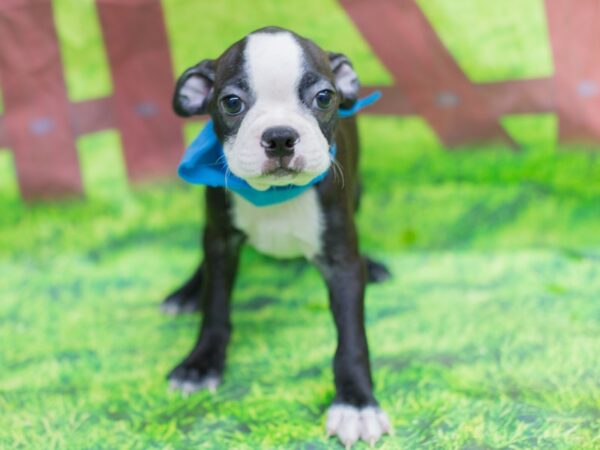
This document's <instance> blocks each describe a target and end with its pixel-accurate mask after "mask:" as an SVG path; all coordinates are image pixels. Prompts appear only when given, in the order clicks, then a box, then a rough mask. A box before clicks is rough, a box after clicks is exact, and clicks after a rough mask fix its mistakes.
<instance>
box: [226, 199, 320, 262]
mask: <svg viewBox="0 0 600 450" xmlns="http://www.w3.org/2000/svg"><path fill="white" fill-rule="evenodd" d="M233 221H234V223H235V225H236V227H237V228H238V229H240V230H242V231H243V232H244V233H245V234H246V235H247V236H248V241H249V243H250V244H251V245H252V246H253V247H254V248H256V249H257V250H258V251H260V252H262V253H265V254H267V255H270V256H275V257H277V258H294V257H298V256H304V257H305V258H307V259H312V258H313V257H314V256H315V255H317V254H318V253H320V251H321V230H322V222H323V219H322V216H321V207H320V205H319V200H318V198H317V193H316V191H315V190H314V188H311V189H308V190H307V191H306V192H304V193H303V194H301V195H299V196H298V197H296V198H294V199H292V200H289V201H287V202H284V203H280V204H277V205H272V206H261V207H258V206H254V205H253V204H252V203H250V202H248V201H247V200H245V199H244V198H242V197H240V196H239V195H237V194H233Z"/></svg>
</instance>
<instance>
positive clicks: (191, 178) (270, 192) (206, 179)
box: [177, 91, 381, 206]
mask: <svg viewBox="0 0 600 450" xmlns="http://www.w3.org/2000/svg"><path fill="white" fill-rule="evenodd" d="M380 97H381V93H380V92H379V91H376V92H373V93H372V94H369V95H368V96H367V97H364V98H361V99H359V100H358V101H357V102H356V103H355V104H354V106H352V108H349V109H339V110H338V115H339V117H341V118H345V117H350V116H353V115H354V114H356V113H357V112H358V111H360V110H361V109H363V108H365V107H367V106H369V105H371V104H373V103H375V102H376V101H377V100H379V98H380ZM335 152H336V147H335V144H333V145H332V146H331V147H330V149H329V154H330V155H331V158H332V159H333V158H334V157H335ZM328 172H329V169H327V170H326V171H325V172H323V173H322V174H320V175H318V176H316V177H315V178H313V179H312V180H310V181H309V182H308V183H307V184H304V185H301V186H297V185H294V184H290V185H287V186H272V187H270V188H269V189H267V190H265V191H259V190H257V189H254V188H253V187H251V186H250V185H249V184H248V183H247V182H246V181H245V180H243V179H242V178H239V177H237V176H235V175H234V174H232V173H231V171H230V170H229V167H228V166H227V160H226V159H225V156H224V154H223V146H222V145H221V143H220V142H219V140H218V139H217V135H216V134H215V130H214V127H213V122H212V120H209V121H208V122H207V124H206V125H205V126H204V128H203V129H202V131H201V132H200V134H199V135H198V136H197V137H196V139H194V141H193V142H192V143H191V145H190V146H189V147H188V148H187V150H186V151H185V154H184V155H183V158H182V159H181V162H180V163H179V168H178V169H177V173H178V174H179V176H180V177H181V178H182V179H184V180H185V181H187V182H188V183H192V184H203V185H206V186H212V187H225V188H226V189H229V190H231V191H233V192H235V193H236V194H239V195H241V196H242V197H244V198H245V199H246V200H248V201H249V202H250V203H253V204H254V205H256V206H269V205H274V204H277V203H283V202H285V201H287V200H291V199H293V198H294V197H297V196H299V195H300V194H302V193H303V192H305V191H306V190H307V189H308V188H310V187H311V186H313V185H314V184H315V183H318V182H319V181H321V180H322V179H323V178H325V176H326V175H327V173H328Z"/></svg>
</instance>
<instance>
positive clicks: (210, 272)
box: [163, 27, 391, 446]
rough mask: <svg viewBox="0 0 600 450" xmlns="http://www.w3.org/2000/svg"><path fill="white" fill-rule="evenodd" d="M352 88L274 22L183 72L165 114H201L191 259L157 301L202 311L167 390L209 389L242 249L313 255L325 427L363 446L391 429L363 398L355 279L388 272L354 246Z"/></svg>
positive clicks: (332, 58)
mask: <svg viewBox="0 0 600 450" xmlns="http://www.w3.org/2000/svg"><path fill="white" fill-rule="evenodd" d="M358 90H359V83H358V79H357V76H356V73H355V72H354V69H353V68H352V65H351V63H350V61H349V60H348V59H347V58H346V57H345V56H344V55H342V54H339V53H327V52H325V51H323V50H321V48H319V47H318V46H317V45H316V44H315V43H313V42H312V41H310V40H308V39H305V38H302V37H300V36H298V35H297V34H295V33H293V32H291V31H288V30H284V29H281V28H276V27H269V28H264V29H260V30H257V31H255V32H253V33H251V34H249V35H248V36H246V37H244V38H243V39H242V40H240V41H238V42H236V43H235V44H233V45H232V46H231V47H229V48H228V49H227V50H226V51H225V52H224V53H223V54H222V55H221V56H220V57H219V58H218V59H215V60H204V61H202V62H200V63H199V64H197V65H196V66H194V67H191V68H190V69H188V70H186V71H185V72H184V73H183V75H182V76H181V77H180V78H179V80H178V82H177V86H176V88H175V94H174V99H173V106H174V109H175V111H176V113H177V114H179V115H181V116H191V115H195V114H209V115H210V118H211V121H210V122H209V124H208V125H207V127H206V128H205V130H204V131H203V132H202V133H201V135H200V136H199V138H198V139H197V141H196V142H195V143H194V144H192V146H191V147H190V149H188V153H189V152H190V151H191V153H189V154H188V153H186V157H184V162H183V163H182V165H181V166H180V175H182V177H183V178H184V179H187V180H188V181H191V182H196V183H199V184H206V185H207V188H206V224H205V226H204V234H203V248H204V261H203V262H202V263H201V264H200V266H199V267H198V269H197V270H196V273H195V274H194V275H193V276H192V278H191V279H190V280H189V281H187V282H186V283H185V284H184V285H183V286H182V287H181V288H180V289H178V290H177V291H175V292H174V293H173V294H171V295H170V296H169V297H168V298H167V299H166V300H165V301H164V302H163V309H164V310H165V311H166V312H171V313H178V312H182V311H190V310H196V309H200V310H201V311H202V324H201V328H200V333H199V337H198V340H197V342H196V344H195V346H194V348H193V349H192V351H191V352H190V354H189V355H188V356H187V357H186V358H185V359H184V360H183V361H182V362H181V363H180V364H179V365H178V366H177V367H175V369H173V370H172V372H171V373H170V374H169V382H170V386H171V387H172V388H174V389H180V390H182V391H184V392H185V393H190V392H192V391H195V390H198V389H203V388H209V389H214V388H216V386H217V385H218V384H219V382H220V381H221V377H222V375H223V371H224V368H225V354H226V350H227V344H228V342H229V338H230V335H231V320H230V299H231V292H232V288H233V285H234V281H235V277H236V272H237V267H238V260H239V255H240V249H241V247H242V244H243V243H244V242H248V243H250V244H251V245H253V246H254V247H255V248H256V249H257V250H259V251H260V252H263V253H265V254H267V255H271V256H274V257H277V258H292V257H304V258H306V259H307V260H308V261H310V262H312V263H314V264H315V265H316V266H317V268H318V269H319V270H320V272H321V273H322V275H323V277H324V279H325V282H326V284H327V288H328V291H329V304H330V307H331V312H332V314H333V317H334V321H335V326H336V328H337V339H338V341H337V350H336V352H335V357H334V361H333V370H334V375H335V389H336V395H335V398H334V400H333V404H332V405H331V407H330V408H329V411H328V414H327V420H326V428H327V432H328V433H329V435H336V436H338V437H339V439H340V440H341V441H342V442H343V443H344V444H345V445H346V446H351V445H352V444H353V443H354V442H355V441H357V440H358V439H363V440H364V441H366V442H368V443H371V444H373V443H374V442H376V441H377V440H378V439H379V438H380V437H381V435H382V434H384V433H388V432H390V429H391V428H390V422H389V419H388V417H387V415H386V414H385V413H384V412H383V411H382V410H381V409H380V407H379V405H378V403H377V400H376V399H375V397H374V395H373V382H372V379H371V369H370V365H369V351H368V346H367V338H366V335H365V324H364V297H365V285H366V283H367V281H381V280H382V279H385V278H387V276H388V275H389V273H388V272H387V269H386V268H385V267H384V266H383V265H381V264H379V263H377V262H375V261H372V260H369V259H368V258H365V257H364V256H362V255H361V254H360V252H359V245H358V236H357V231H356V226H355V223H354V213H355V211H356V208H357V204H358V197H359V191H360V186H359V181H358V171H357V168H358V139H357V138H358V136H357V127H356V120H355V118H354V117H347V118H342V117H344V116H350V115H351V114H352V112H353V111H354V112H355V109H356V105H357V101H358V102H360V100H359V99H358ZM353 108H355V109H354V110H353ZM340 116H341V117H340ZM198 148H200V150H198ZM197 150H198V151H197ZM207 152H208V153H207ZM211 155H212V156H211ZM217 166H220V169H219V168H218V167H217ZM219 170H220V172H219ZM219 177H221V178H219ZM219 180H220V181H219ZM236 187H237V188H236Z"/></svg>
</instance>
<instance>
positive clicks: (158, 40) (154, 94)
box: [96, 0, 184, 180]
mask: <svg viewBox="0 0 600 450" xmlns="http://www.w3.org/2000/svg"><path fill="white" fill-rule="evenodd" d="M96 4H97V8H98V14H99V18H100V24H101V27H102V33H103V36H104V41H105V45H106V51H107V55H108V60H109V63H110V66H111V73H112V79H113V86H114V95H113V98H112V107H113V111H114V114H115V122H116V124H117V127H118V129H119V131H120V132H121V138H122V142H123V147H124V159H125V164H126V166H127V171H128V174H129V177H130V178H131V179H133V180H143V179H149V178H153V177H157V176H165V175H175V173H176V167H177V162H178V160H179V158H180V156H181V154H182V152H183V150H184V144H183V133H182V130H181V124H182V122H181V121H180V120H178V119H177V117H176V116H175V114H174V113H173V112H172V110H171V94H172V91H173V87H174V80H173V74H172V69H171V56H170V53H169V47H168V42H167V35H166V30H165V25H164V21H163V15H162V9H161V5H160V1H158V0H121V1H118V2H117V1H114V0H97V2H96Z"/></svg>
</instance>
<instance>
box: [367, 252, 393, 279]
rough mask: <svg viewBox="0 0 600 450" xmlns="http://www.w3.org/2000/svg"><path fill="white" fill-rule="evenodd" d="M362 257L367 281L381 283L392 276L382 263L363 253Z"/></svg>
mask: <svg viewBox="0 0 600 450" xmlns="http://www.w3.org/2000/svg"><path fill="white" fill-rule="evenodd" d="M363 259H364V260H365V266H366V268H367V283H383V282H384V281H387V280H388V279H390V278H391V277H392V273H391V272H390V271H389V270H388V268H387V267H386V266H385V265H384V264H383V263H380V262H379V261H375V260H374V259H371V258H369V257H368V256H365V255H363Z"/></svg>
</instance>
